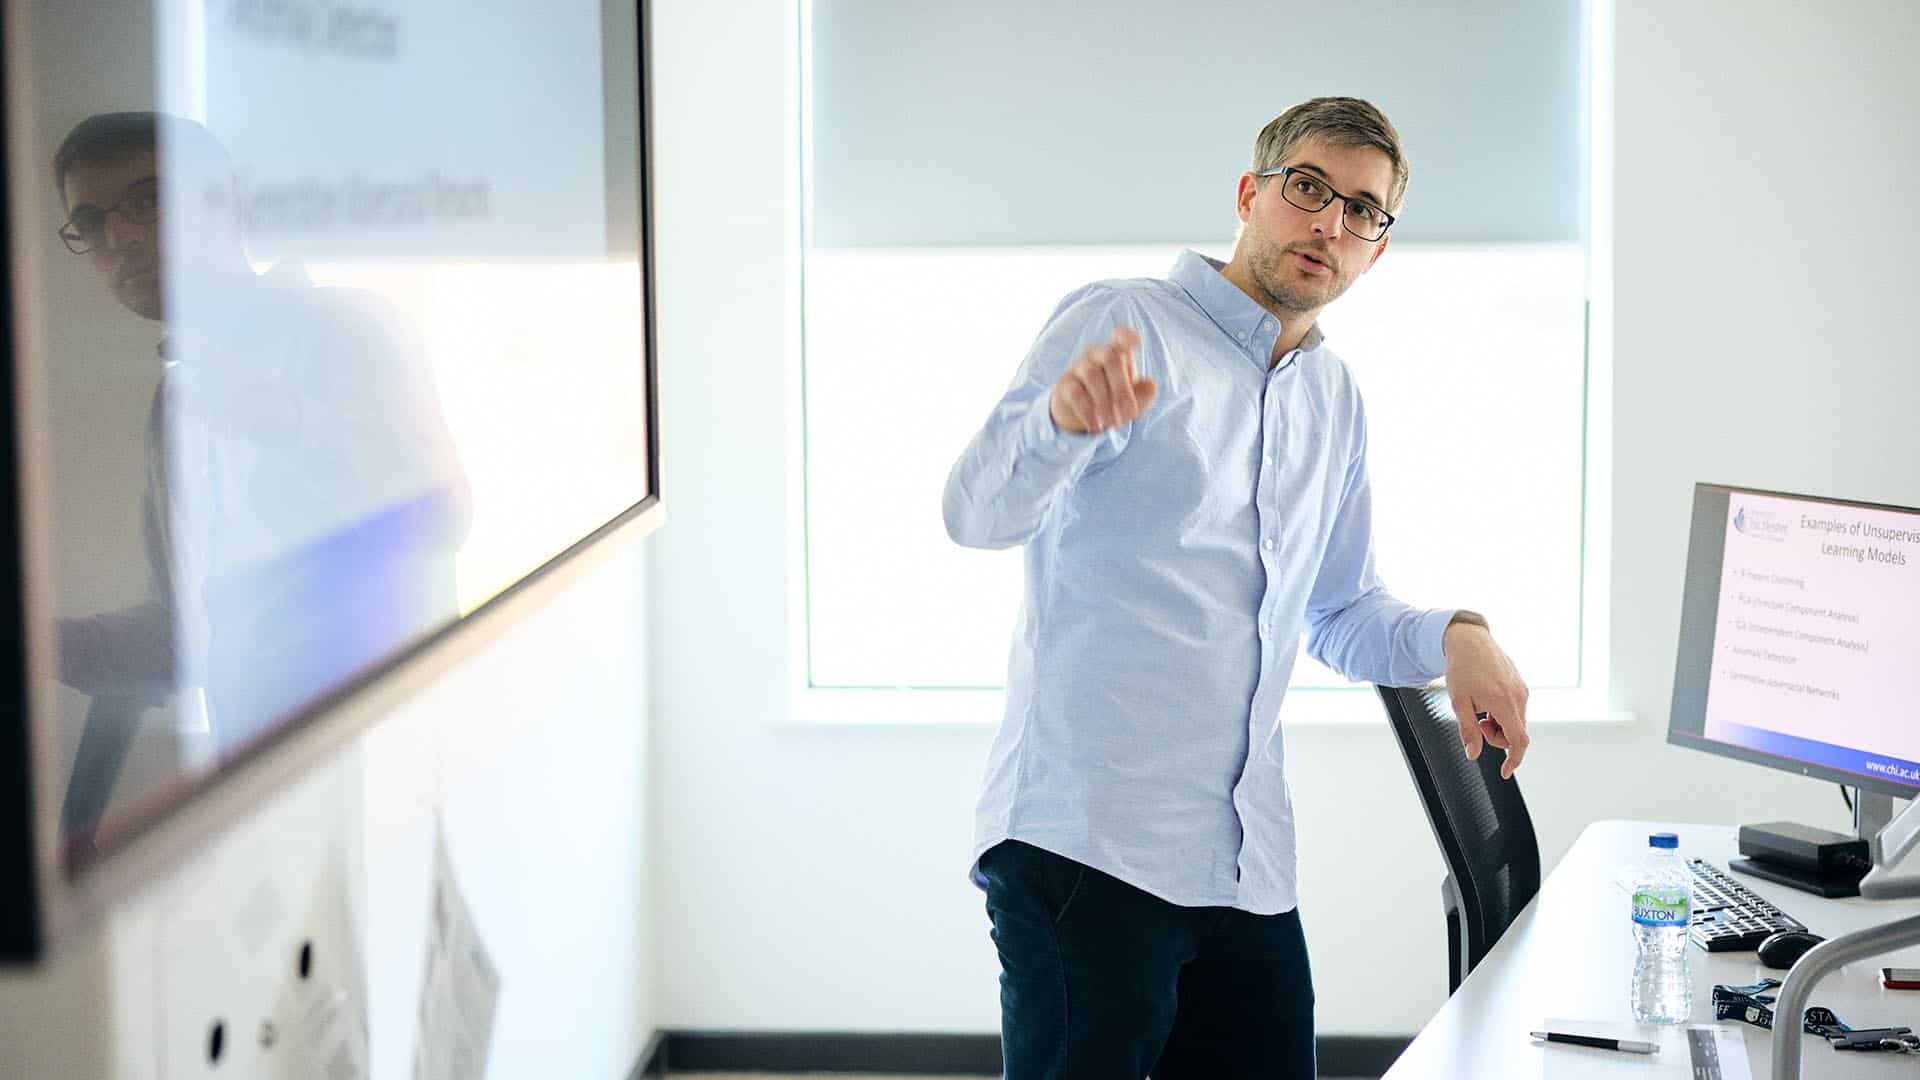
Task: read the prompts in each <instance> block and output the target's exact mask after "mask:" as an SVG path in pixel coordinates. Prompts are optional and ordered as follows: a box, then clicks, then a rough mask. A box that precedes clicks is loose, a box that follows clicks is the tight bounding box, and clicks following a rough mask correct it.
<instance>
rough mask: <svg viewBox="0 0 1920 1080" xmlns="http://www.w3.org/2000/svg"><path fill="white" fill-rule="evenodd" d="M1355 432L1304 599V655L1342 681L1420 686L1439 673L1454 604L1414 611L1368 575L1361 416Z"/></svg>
mask: <svg viewBox="0 0 1920 1080" xmlns="http://www.w3.org/2000/svg"><path fill="white" fill-rule="evenodd" d="M1354 430H1355V443H1356V445H1355V449H1354V452H1353V454H1352V456H1351V458H1350V460H1349V464H1348V466H1347V477H1346V490H1345V492H1344V494H1343V495H1342V497H1341V499H1340V504H1339V510H1338V512H1337V513H1336V516H1335V518H1334V522H1333V529H1332V534H1331V536H1330V537H1329V539H1328V543H1327V553H1326V557H1325V559H1324V560H1322V562H1321V564H1320V572H1319V574H1318V575H1317V576H1316V577H1315V578H1314V583H1313V591H1312V593H1310V594H1309V596H1308V598H1307V612H1306V615H1307V653H1308V655H1310V656H1312V657H1313V658H1314V659H1315V660H1318V661H1320V662H1321V663H1323V664H1325V665H1327V666H1328V667H1330V668H1332V669H1333V670H1335V671H1337V672H1339V673H1340V674H1342V675H1345V676H1346V677H1347V678H1349V679H1354V680H1357V681H1360V682H1371V683H1378V684H1380V685H1382V686H1422V685H1425V684H1426V683H1429V682H1432V681H1433V680H1435V679H1438V678H1440V677H1441V676H1442V675H1444V674H1446V670H1447V658H1446V654H1445V652H1444V651H1442V649H1441V643H1442V640H1443V639H1444V638H1445V636H1446V630H1447V624H1448V623H1449V622H1451V621H1452V619H1453V615H1454V610H1455V609H1451V608H1444V609H1425V608H1416V607H1414V606H1412V605H1410V604H1408V603H1406V602H1404V601H1402V600H1400V599H1399V598H1398V597H1396V596H1394V595H1393V594H1392V593H1390V592H1388V591H1387V589H1386V586H1385V585H1383V584H1382V583H1381V582H1380V579H1379V577H1378V575H1377V574H1375V572H1374V551H1373V493H1372V489H1371V486H1370V484H1369V482H1368V478H1367V456H1366V419H1365V417H1364V415H1363V416H1362V417H1361V418H1360V422H1359V423H1358V424H1356V425H1355V428H1354Z"/></svg>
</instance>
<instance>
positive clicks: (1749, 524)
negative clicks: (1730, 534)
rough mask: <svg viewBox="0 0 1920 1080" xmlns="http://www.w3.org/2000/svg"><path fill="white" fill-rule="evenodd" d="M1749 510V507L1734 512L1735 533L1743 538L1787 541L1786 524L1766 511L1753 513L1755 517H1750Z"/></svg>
mask: <svg viewBox="0 0 1920 1080" xmlns="http://www.w3.org/2000/svg"><path fill="white" fill-rule="evenodd" d="M1747 509H1748V508H1747V507H1744V506H1743V507H1741V508H1740V509H1738V510H1736V511H1734V512H1733V529H1734V531H1735V532H1737V533H1739V534H1740V535H1742V536H1751V537H1754V538H1755V539H1758V540H1773V541H1775V542H1782V541H1785V540H1786V538H1787V523H1786V522H1784V521H1780V520H1778V519H1776V518H1775V517H1774V516H1773V514H1772V513H1770V512H1768V511H1766V510H1755V511H1753V515H1752V516H1751V517H1749V516H1748V514H1747Z"/></svg>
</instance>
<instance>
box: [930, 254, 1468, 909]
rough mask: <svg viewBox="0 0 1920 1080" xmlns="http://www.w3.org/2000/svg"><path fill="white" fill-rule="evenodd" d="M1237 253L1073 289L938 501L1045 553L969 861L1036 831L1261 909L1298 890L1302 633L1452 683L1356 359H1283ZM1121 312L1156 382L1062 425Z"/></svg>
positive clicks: (1143, 874)
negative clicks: (1287, 735) (1134, 412)
mask: <svg viewBox="0 0 1920 1080" xmlns="http://www.w3.org/2000/svg"><path fill="white" fill-rule="evenodd" d="M1219 267H1220V264H1219V263H1217V262H1215V261H1213V260H1211V259H1208V258H1206V257H1204V256H1201V255H1198V254H1195V253H1194V252H1191V251H1189V252H1186V253H1184V254H1182V255H1181V256H1180V258H1179V260H1178V261H1177V262H1175V264H1174V267H1173V272H1172V274H1171V275H1170V280H1166V281H1161V280H1157V279H1137V280H1129V281H1104V282H1099V283H1097V284H1093V285H1089V286H1086V287H1085V288H1082V289H1080V290H1078V291H1076V292H1074V293H1072V294H1071V295H1069V296H1068V297H1067V298H1066V299H1064V300H1062V301H1061V302H1060V306H1059V307H1058V308H1056V309H1055V311H1054V313H1053V316H1052V318H1051V319H1049V320H1048V322H1047V326H1046V328H1045V329H1044V330H1042V331H1041V334H1040V338H1039V340H1038V341H1037V342H1036V343H1035V344H1034V347H1033V351H1032V352H1031V353H1029V354H1028V356H1027V359H1026V362H1025V363H1024V364H1023V365H1022V366H1021V369H1020V373H1019V375H1018V376H1016V377H1015V379H1014V382H1013V385H1012V387H1011V388H1010V389H1008V391H1007V393H1006V396H1005V397H1003V398H1002V399H1001V401H1000V404H999V406H998V407H997V408H995V409H994V411H993V415H992V416H991V417H990V418H989V419H988V421H987V424H986V427H985V428H984V429H983V430H981V432H980V433H979V434H978V435H977V436H975V437H974V439H973V442H972V443H971V444H970V445H968V447H967V449H966V453H965V454H963V455H962V456H961V458H960V460H959V462H958V463H957V464H955V465H954V467H953V472H952V475H951V476H950V477H949V478H948V480H947V489H946V498H945V507H944V509H945V513H946V522H947V532H948V533H949V534H950V535H951V536H952V537H953V538H954V540H956V541H958V542H959V543H962V544H966V545H968V546H971V547H990V548H999V547H1009V546H1011V545H1014V544H1025V545H1026V596H1025V603H1024V604H1023V607H1022V610H1021V617H1020V622H1019V625H1018V627H1017V628H1016V630H1015V632H1014V640H1013V652H1012V657H1011V659H1010V662H1009V665H1008V675H1007V711H1006V717H1005V719H1004V720H1003V721H1002V723H1001V725H1000V730H999V734H998V735H997V736H996V738H995V739H994V743H993V749H992V752H991V754H990V756H989V759H988V763H987V771H986V778H985V781H984V784H983V789H982V791H981V795H980V803H979V808H978V811H977V817H976V826H975V830H976V831H975V843H974V856H975V858H976V859H978V857H979V855H980V853H981V852H984V851H986V850H987V849H988V848H990V847H992V846H993V845H995V844H997V843H999V842H1000V841H1002V840H1005V839H1009V838H1012V839H1017V840H1023V841H1025V842H1027V843H1029V844H1033V845H1035V846H1036V847H1041V848H1045V849H1047V850H1049V851H1052V852H1055V853H1056V854H1060V855H1064V856H1066V857H1067V858H1070V859H1074V860H1077V861H1079V862H1081V863H1084V864H1086V865H1088V866H1091V867H1094V868H1096V869H1098V870H1101V871H1104V872H1106V873H1108V874H1112V875H1113V876H1115V877H1117V878H1119V879H1121V880H1122V881H1125V882H1128V883H1129V884H1132V885H1134V886H1136V887H1138V888H1140V889H1144V890H1146V891H1147V892H1149V893H1152V894H1154V895H1155V896H1158V897H1161V898H1162V899H1165V900H1167V901H1170V902H1172V903H1175V904H1181V905H1187V906H1212V905H1218V906H1231V907H1236V908H1241V909H1244V910H1246V911H1250V912H1254V913H1256V914H1262V915H1266V914H1273V913H1276V912H1281V911H1287V910H1290V909H1292V908H1293V907H1295V906H1296V905H1297V903H1298V891H1297V880H1298V879H1297V871H1296V864H1295V856H1294V817H1293V800H1292V797H1291V795H1290V793H1289V792H1288V789H1287V779H1286V768H1285V749H1284V745H1283V740H1282V738H1281V735H1280V703H1281V699H1282V698H1283V697H1284V696H1285V695H1286V690H1287V681H1288V678H1289V677H1290V676H1291V675H1292V673H1293V664H1294V658H1295V656H1296V654H1297V651H1298V647H1299V640H1300V634H1301V633H1302V631H1303V630H1304V631H1305V632H1306V634H1307V635H1308V638H1307V651H1308V652H1309V653H1310V654H1312V655H1313V656H1314V657H1315V658H1316V659H1318V660H1320V661H1322V662H1324V663H1326V664H1328V665H1329V666H1331V667H1332V668H1334V669H1335V670H1336V671H1339V672H1341V673H1343V674H1345V675H1347V676H1348V677H1349V678H1353V679H1359V680H1366V681H1371V682H1378V683H1385V684H1392V685H1401V686H1405V685H1417V684H1421V683H1424V682H1427V681H1429V680H1432V679H1435V678H1438V677H1439V676H1440V675H1441V674H1443V673H1444V670H1445V666H1446V665H1445V658H1444V657H1443V655H1442V653H1441V649H1440V645H1441V637H1442V635H1443V633H1444V632H1445V630H1446V626H1447V623H1448V621H1449V619H1450V618H1451V617H1452V615H1453V612H1452V611H1451V610H1437V611H1426V610H1418V609H1415V608H1411V607H1409V606H1408V605H1406V604H1404V603H1402V602H1401V601H1399V600H1397V599H1395V598H1394V597H1393V596H1391V595H1389V594H1388V593H1387V591H1386V590H1385V589H1384V588H1383V587H1382V586H1381V584H1380V580H1379V578H1378V577H1377V576H1376V575H1375V574H1374V567H1373V541H1372V507H1371V500H1370V496H1369V493H1368V486H1367V468H1366V446H1367V429H1366V416H1365V412H1364V410H1363V408H1362V405H1361V401H1360V391H1359V388H1358V387H1357V386H1355V385H1354V381H1353V376H1352V374H1351V373H1350V372H1349V371H1348V370H1347V366H1346V365H1345V364H1344V363H1342V362H1341V360H1340V358H1339V357H1337V356H1335V355H1334V354H1333V353H1332V352H1331V351H1329V350H1328V349H1327V348H1326V346H1325V344H1324V343H1323V341H1322V339H1321V335H1320V332H1319V330H1318V328H1317V327H1316V328H1314V329H1312V330H1311V331H1309V333H1308V335H1307V337H1306V339H1305V340H1304V341H1303V342H1302V344H1301V347H1300V348H1299V349H1296V350H1294V351H1293V352H1290V353H1288V354H1287V355H1285V356H1284V357H1282V358H1281V360H1280V362H1279V363H1278V364H1274V365H1272V366H1271V368H1270V367H1269V364H1268V360H1269V358H1270V357H1271V356H1272V354H1273V347H1274V342H1275V340H1276V339H1277V338H1278V336H1279V334H1280V325H1279V322H1278V320H1277V319H1276V318H1275V317H1274V316H1273V315H1272V314H1271V313H1269V312H1268V311H1266V310H1265V309H1264V308H1262V307H1260V306H1259V305H1258V304H1256V303H1254V302H1253V300H1252V299H1251V298H1250V297H1248V296H1247V295H1246V294H1245V293H1243V292H1241V291H1240V289H1239V287H1238V286H1236V285H1234V284H1233V283H1232V282H1230V281H1228V280H1227V279H1226V278H1225V277H1223V276H1222V275H1221V274H1220V271H1219ZM1118 326H1130V327H1133V328H1134V329H1135V330H1137V331H1139V333H1140V337H1141V347H1140V350H1139V351H1138V352H1137V353H1136V354H1135V358H1134V360H1135V365H1136V367H1137V368H1138V369H1139V371H1140V374H1142V375H1143V376H1147V377H1150V378H1152V379H1153V380H1154V381H1155V382H1156V383H1158V385H1159V393H1158V396H1157V397H1156V398H1155V399H1154V401H1153V404H1152V405H1151V407H1149V408H1148V410H1147V411H1146V413H1145V414H1144V415H1142V416H1141V417H1140V418H1139V419H1137V420H1135V421H1134V422H1133V423H1131V424H1128V425H1124V426H1122V427H1119V428H1115V429H1112V430H1109V431H1107V432H1103V433H1101V434H1099V435H1074V434H1070V433H1066V432H1062V431H1060V430H1059V429H1058V428H1056V427H1055V426H1054V423H1053V418H1052V414H1051V411H1050V404H1049V403H1050V395H1051V392H1052V388H1053V385H1054V384H1055V383H1056V382H1057V381H1058V380H1059V378H1060V376H1061V374H1062V373H1064V372H1065V371H1066V369H1067V367H1068V366H1069V365H1070V364H1072V363H1073V361H1074V360H1075V359H1077V358H1078V357H1079V356H1080V354H1081V353H1082V352H1083V351H1085V350H1086V349H1087V347H1088V346H1091V345H1097V344H1102V343H1104V342H1106V341H1107V340H1108V339H1109V338H1110V337H1111V336H1112V335H1113V331H1114V328H1115V327H1118ZM1356 779H1358V778H1356ZM976 874H977V871H976Z"/></svg>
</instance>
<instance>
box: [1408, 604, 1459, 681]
mask: <svg viewBox="0 0 1920 1080" xmlns="http://www.w3.org/2000/svg"><path fill="white" fill-rule="evenodd" d="M1459 610H1460V609H1459V608H1438V609H1435V610H1433V611H1429V612H1427V613H1426V614H1425V615H1422V616H1420V626H1419V629H1418V630H1417V631H1416V632H1415V638H1414V640H1415V642H1416V646H1415V647H1416V648H1418V649H1419V650H1420V653H1419V655H1420V663H1421V665H1422V666H1424V667H1425V668H1426V669H1427V672H1428V675H1427V678H1428V679H1429V680H1433V679H1439V678H1442V677H1444V676H1445V675H1446V674H1447V651H1446V649H1445V648H1444V645H1445V643H1446V638H1447V626H1448V624H1450V623H1452V622H1453V616H1454V613H1455V612H1457V611H1459Z"/></svg>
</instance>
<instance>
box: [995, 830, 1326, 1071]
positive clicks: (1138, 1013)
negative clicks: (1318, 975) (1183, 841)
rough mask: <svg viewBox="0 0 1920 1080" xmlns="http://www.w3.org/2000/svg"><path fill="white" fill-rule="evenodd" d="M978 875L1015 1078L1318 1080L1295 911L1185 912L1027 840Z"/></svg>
mask: <svg viewBox="0 0 1920 1080" xmlns="http://www.w3.org/2000/svg"><path fill="white" fill-rule="evenodd" d="M980 873H981V876H982V877H984V878H985V879H986V882H987V914H988V915H989V916H990V917H991V918H992V919H993V943H994V945H995V946H997V947H998V948H999V950H1000V1035H1001V1047H1002V1053H1003V1054H1004V1056H1005V1059H1006V1068H1007V1073H1006V1075H1007V1080H1140V1078H1142V1077H1145V1076H1148V1075H1149V1074H1151V1075H1152V1077H1153V1080H1189V1078H1205V1080H1233V1078H1241V1077H1243V1078H1246V1080H1313V1075H1314V1051H1313V980H1312V977H1311V976H1310V975H1309V974H1308V972H1307V942H1306V938H1305V936H1304V935H1303V934H1302V933H1301V930H1300V912H1299V911H1298V910H1297V909H1296V910H1294V911H1288V912H1284V913H1282V914H1279V915H1253V914H1250V913H1248V912H1245V911H1239V910H1236V909H1234V908H1224V907H1205V908H1190V907H1180V906H1178V905H1175V904H1169V903H1167V902H1166V901H1165V900H1161V899H1160V898H1158V897H1156V896H1153V895H1151V894H1148V893H1145V892H1142V891H1140V890H1139V889H1136V888H1134V887H1133V886H1131V885H1128V884H1126V883H1125V882H1123V881H1120V880H1119V879H1118V878H1114V877H1111V876H1109V875H1107V874H1103V873H1101V872H1100V871H1098V870H1094V869H1092V868H1090V867H1086V866H1082V865H1081V864H1080V863H1077V862H1074V861H1073V860H1072V859H1067V858H1064V857H1062V856H1059V855H1055V854H1053V853H1052V852H1049V851H1043V850H1041V849H1040V848H1037V847H1034V846H1032V845H1030V844H1024V843H1021V842H1020V841H1018V840H1008V841H1006V842H1004V843H1001V844H998V845H995V846H994V847H993V848H991V849H989V850H988V851H987V852H986V853H985V854H984V855H982V856H980Z"/></svg>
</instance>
